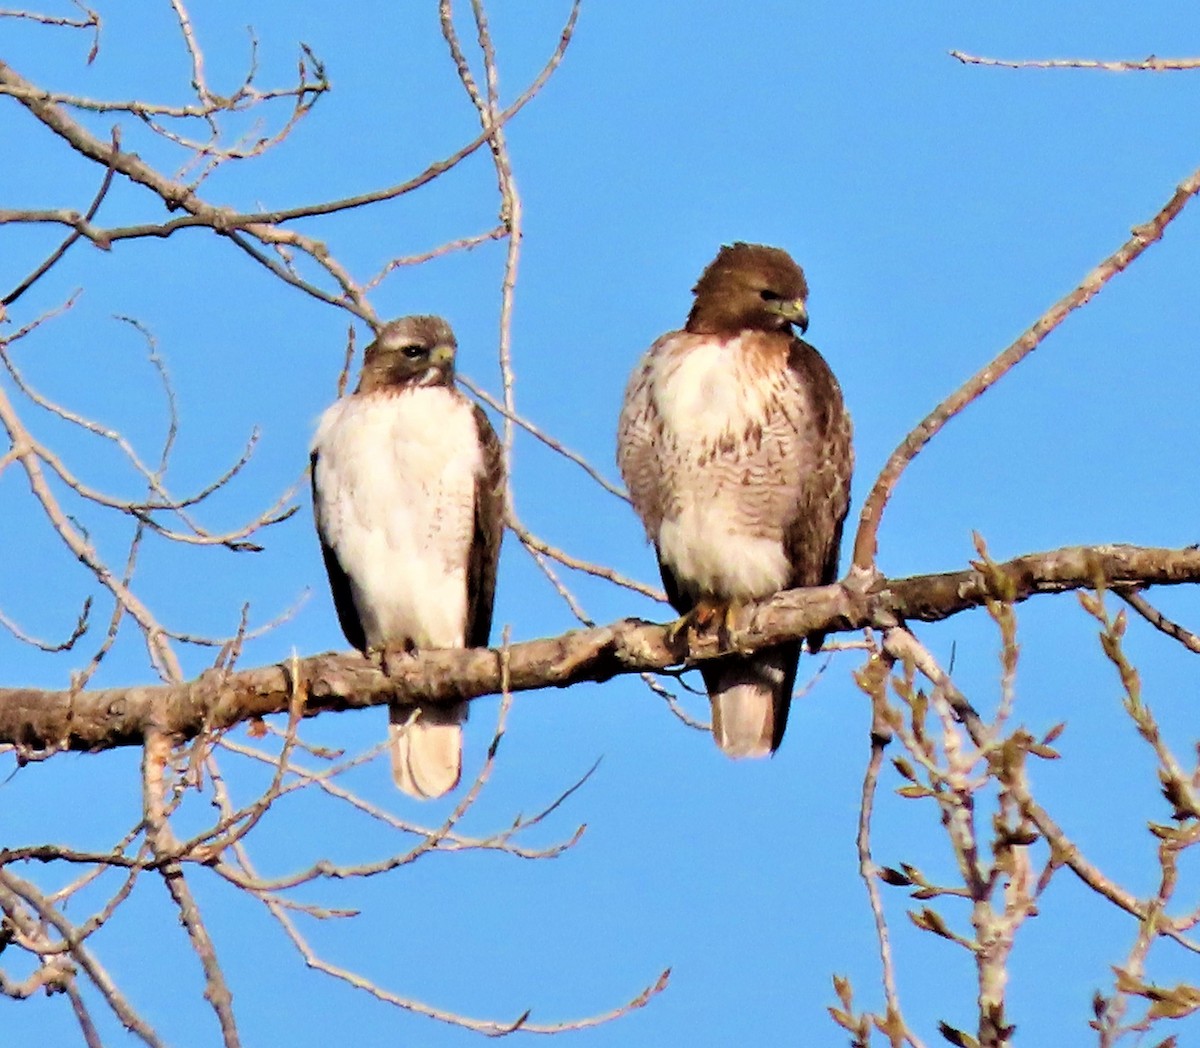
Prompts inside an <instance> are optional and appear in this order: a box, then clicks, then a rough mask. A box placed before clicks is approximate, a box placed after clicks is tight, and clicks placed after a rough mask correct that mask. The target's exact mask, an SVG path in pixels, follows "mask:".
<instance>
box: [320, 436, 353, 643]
mask: <svg viewBox="0 0 1200 1048" xmlns="http://www.w3.org/2000/svg"><path fill="white" fill-rule="evenodd" d="M317 458H318V452H316V451H314V452H313V453H312V454H311V455H310V456H309V459H308V462H309V480H310V482H311V484H312V501H313V518H314V520H315V521H316V524H317V538H319V539H320V540H321V555H322V556H323V557H324V558H325V573H326V574H327V575H328V576H329V589H330V592H332V594H333V606H334V608H335V609H336V610H337V617H338V622H339V623H341V627H342V632H343V633H344V634H345V635H346V640H347V641H348V642H349V644H350V646H351V647H352V648H357V649H358V650H359V651H366V650H367V636H366V633H365V631H364V630H363V626H362V620H361V619H360V618H359V617H358V608H356V607H355V606H354V593H353V591H352V590H351V588H350V577H349V576H348V575H347V574H346V572H345V571H343V570H342V565H341V562H340V561H339V560H338V558H337V554H336V553H335V552H334V550H333V547H332V546H330V545H329V544H328V543H327V542H326V541H325V528H324V525H323V523H322V520H321V515H322V512H323V508H324V501H325V500H324V499H323V498H322V495H321V491H320V489H319V488H318V486H317Z"/></svg>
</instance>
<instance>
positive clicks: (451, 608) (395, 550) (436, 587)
mask: <svg viewBox="0 0 1200 1048" xmlns="http://www.w3.org/2000/svg"><path fill="white" fill-rule="evenodd" d="M313 449H314V450H315V451H317V452H318V457H317V463H316V477H315V488H316V491H317V498H318V501H319V503H320V505H319V511H318V519H319V520H320V526H321V532H322V537H323V538H324V541H325V542H326V543H327V544H328V545H329V546H331V547H332V548H333V550H334V552H335V553H336V554H337V559H338V562H339V563H340V564H341V566H342V570H343V571H345V572H346V574H347V576H348V577H349V579H350V583H351V588H352V591H353V595H354V604H355V608H356V609H357V611H358V614H359V618H360V619H361V620H362V625H363V632H364V633H365V635H366V639H367V644H368V645H370V646H371V647H382V646H384V645H398V644H403V643H405V642H411V643H412V644H414V645H415V646H416V647H418V648H450V647H461V646H462V645H463V643H464V634H465V629H466V615H467V578H466V568H467V561H468V555H469V549H470V543H471V541H472V537H473V533H474V509H475V483H476V477H477V476H478V474H479V472H480V470H481V468H482V458H481V454H480V447H479V439H478V435H477V431H476V426H475V418H474V414H473V410H472V408H471V405H470V404H469V402H467V401H465V400H464V399H463V398H461V397H459V396H457V395H456V394H454V393H453V392H451V391H450V390H448V389H444V388H440V387H438V388H427V387H414V388H411V389H405V390H401V391H397V392H391V391H388V392H376V393H372V394H367V395H365V396H352V397H346V398H344V399H342V400H339V401H338V402H337V403H336V404H334V405H333V406H332V407H330V408H329V409H328V410H327V411H326V412H325V414H324V415H322V416H321V420H320V423H319V424H318V427H317V434H316V437H315V438H314V439H313Z"/></svg>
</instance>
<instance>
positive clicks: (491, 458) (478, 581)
mask: <svg viewBox="0 0 1200 1048" xmlns="http://www.w3.org/2000/svg"><path fill="white" fill-rule="evenodd" d="M474 407H475V429H476V430H477V432H478V434H479V447H480V451H481V452H482V455H483V469H482V471H481V472H480V474H479V476H478V477H476V479H475V534H474V536H473V537H472V539H471V551H470V554H469V555H468V560H467V628H466V630H465V631H464V634H465V639H466V642H467V646H468V647H471V648H486V647H487V645H488V636H489V634H490V633H491V630H492V604H493V602H494V601H495V599H496V567H497V565H498V564H499V562H500V543H501V541H502V540H503V538H504V497H505V479H504V451H503V448H502V447H501V446H500V441H499V439H498V438H497V436H496V431H495V430H494V429H493V428H492V424H491V423H490V422H489V421H488V417H487V415H485V414H484V412H483V409H482V408H481V407H480V406H479V405H478V404H476V405H475V406H474Z"/></svg>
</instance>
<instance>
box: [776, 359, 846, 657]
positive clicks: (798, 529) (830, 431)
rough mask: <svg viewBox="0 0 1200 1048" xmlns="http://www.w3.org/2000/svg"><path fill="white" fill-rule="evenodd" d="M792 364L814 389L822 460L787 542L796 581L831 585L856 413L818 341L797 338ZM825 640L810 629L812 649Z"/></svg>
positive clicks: (814, 423) (805, 488) (815, 435)
mask: <svg viewBox="0 0 1200 1048" xmlns="http://www.w3.org/2000/svg"><path fill="white" fill-rule="evenodd" d="M789 364H790V366H791V369H792V372H793V374H795V376H796V378H797V381H798V382H799V383H800V384H801V385H802V386H803V388H804V389H805V390H806V391H807V393H808V400H809V406H810V411H811V420H810V422H811V428H810V430H809V433H808V435H807V436H806V439H809V440H812V441H814V442H815V444H816V447H815V448H814V449H813V451H814V452H815V454H813V455H812V456H811V458H812V460H813V461H815V462H817V463H819V465H818V467H817V469H815V470H813V471H811V472H810V473H809V474H808V475H806V476H805V477H804V478H803V480H802V483H801V490H800V498H799V500H798V502H797V506H796V515H795V517H794V518H793V519H792V520H791V521H790V523H789V524H788V527H787V529H786V531H785V533H784V546H785V548H786V550H787V555H788V560H789V561H790V562H791V565H792V578H791V585H793V586H826V585H829V584H830V583H832V582H836V581H837V578H838V556H839V553H840V549H841V542H842V528H843V525H844V524H845V520H846V512H847V510H848V509H849V508H850V477H851V473H852V472H853V469H854V450H853V448H852V447H851V443H850V438H851V424H850V415H849V413H848V412H847V411H846V405H845V403H844V401H843V400H842V390H841V387H840V386H839V385H838V382H837V379H836V378H834V376H833V372H832V371H830V369H829V365H828V364H826V363H825V359H824V358H823V357H822V356H821V354H820V353H818V352H817V351H816V350H815V349H814V348H813V347H812V346H810V345H809V344H808V343H807V342H805V341H803V340H802V339H798V338H797V339H793V341H792V349H791V355H790V360H789ZM822 640H824V634H821V633H817V634H812V635H810V636H809V638H808V646H809V649H810V650H811V651H817V650H819V649H820V646H821V642H822Z"/></svg>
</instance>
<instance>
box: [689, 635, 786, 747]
mask: <svg viewBox="0 0 1200 1048" xmlns="http://www.w3.org/2000/svg"><path fill="white" fill-rule="evenodd" d="M799 657H800V646H799V644H783V645H780V646H779V647H775V648H768V649H766V650H764V651H759V652H757V653H755V654H754V655H748V656H744V655H734V656H728V657H726V658H722V659H718V660H716V662H714V663H709V664H708V665H706V666H705V667H703V669H702V673H703V676H704V683H705V686H706V687H707V689H708V696H709V699H710V700H711V702H712V732H713V739H714V741H715V742H716V744H717V745H718V746H719V747H720V748H721V750H722V751H723V752H724V753H725V754H726V756H729V757H734V758H739V757H767V756H770V755H771V754H772V753H774V752H775V751H776V750H777V749H778V748H779V743H780V742H781V741H782V740H783V732H784V728H786V727H787V717H788V709H789V707H790V706H791V702H792V687H793V685H794V684H795V681H796V664H797V662H798V660H799Z"/></svg>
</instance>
